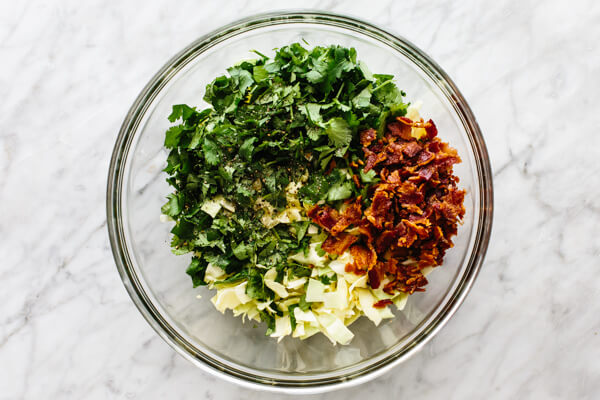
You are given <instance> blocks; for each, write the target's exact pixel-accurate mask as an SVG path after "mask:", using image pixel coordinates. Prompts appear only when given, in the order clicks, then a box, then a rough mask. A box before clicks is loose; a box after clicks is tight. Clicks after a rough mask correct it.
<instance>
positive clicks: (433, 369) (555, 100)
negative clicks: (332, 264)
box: [0, 0, 600, 400]
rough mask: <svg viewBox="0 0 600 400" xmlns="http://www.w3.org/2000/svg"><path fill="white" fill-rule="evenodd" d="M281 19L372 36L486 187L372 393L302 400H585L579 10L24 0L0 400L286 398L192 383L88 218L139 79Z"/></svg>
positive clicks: (591, 161)
mask: <svg viewBox="0 0 600 400" xmlns="http://www.w3.org/2000/svg"><path fill="white" fill-rule="evenodd" d="M275 3H276V4H277V6H276V7H275V6H273V5H271V4H275ZM298 7H312V8H318V9H323V10H331V11H335V12H340V13H346V14H349V15H354V16H358V17H361V18H364V19H366V20H369V21H372V22H375V23H376V24H378V25H380V26H382V27H383V28H385V29H389V30H391V31H394V32H397V33H399V34H401V35H403V36H405V37H406V38H408V39H409V40H411V41H412V42H414V43H415V44H416V45H417V46H419V47H420V48H422V49H424V50H425V51H426V52H427V53H429V54H430V55H431V56H432V57H433V58H434V59H435V60H437V61H438V63H439V64H440V65H442V67H443V68H444V69H445V70H446V71H447V72H448V73H449V75H450V76H451V77H453V79H454V80H455V82H456V83H457V85H458V87H459V88H460V89H461V90H462V92H463V94H464V95H465V97H466V98H467V100H468V101H469V103H470V105H471V106H472V108H473V111H474V113H475V115H476V116H477V118H478V121H479V123H480V125H481V128H482V131H483V132H484V135H485V139H486V141H487V145H488V149H489V152H490V156H491V162H492V166H493V170H494V185H495V220H494V229H493V234H492V240H491V243H490V247H489V251H488V255H487V259H486V261H485V264H484V266H483V268H482V270H481V273H480V275H479V277H478V279H477V281H476V283H475V285H474V287H473V290H472V292H471V293H470V295H469V296H468V298H467V299H466V301H465V303H464V304H463V306H462V307H461V308H460V310H459V311H458V312H457V314H456V315H455V316H454V317H453V318H452V319H451V320H450V322H449V323H448V324H447V325H446V327H445V328H444V329H443V330H442V331H441V333H440V334H439V335H438V336H437V337H436V338H434V339H433V340H432V341H431V342H430V343H429V344H427V345H426V346H425V348H424V349H423V350H422V351H421V352H420V353H418V354H416V355H415V356H414V357H412V358H411V359H410V360H409V361H407V362H406V363H404V364H402V365H400V366H399V367H397V368H395V369H393V370H392V371H391V372H389V373H387V374H385V375H384V376H382V377H381V378H378V379H376V380H374V381H372V382H370V383H367V384H364V385H361V386H359V387H356V388H352V389H350V390H342V391H337V392H333V393H330V394H324V395H315V396H310V398H314V399H329V400H335V399H347V398H366V397H368V398H372V399H384V398H385V399H389V398H423V399H438V398H449V399H480V398H486V399H496V398H497V399H508V398H510V399H513V398H529V399H534V398H535V399H564V398H572V399H596V398H598V397H600V335H599V334H598V333H599V331H600V317H599V313H598V305H599V304H600V273H599V271H598V268H599V267H600V262H599V260H600V223H599V222H600V174H599V173H598V172H599V169H600V168H599V167H600V161H598V160H599V156H600V134H598V130H599V129H600V113H598V93H597V92H598V89H599V88H600V51H599V49H598V40H599V39H600V6H599V3H598V2H594V1H591V0H581V1H571V2H563V1H545V2H535V1H526V2H522V1H515V0H500V1H495V2H481V1H475V0H468V1H460V2H432V1H416V0H412V1H408V2H404V1H403V2H393V1H371V2H368V4H367V3H365V2H363V1H356V2H355V1H346V2H341V1H330V0H321V1H314V0H307V1H302V2H299V1H294V2H286V1H282V2H270V1H229V0H221V1H218V2H216V1H214V2H212V1H211V2H207V1H202V2H199V1H190V0H183V1H178V2H172V1H128V2H118V3H117V2H115V3H110V4H109V3H107V2H105V1H100V0H93V1H89V2H80V1H75V0H66V1H62V0H52V1H41V0H29V1H23V2H2V3H0V60H1V61H0V98H1V99H2V100H1V101H0V206H1V210H2V217H1V218H0V235H1V237H2V240H1V241H0V254H1V262H0V285H1V289H0V399H21V398H23V399H40V398H48V399H62V398H68V399H83V398H123V399H164V398H173V399H207V400H208V399H226V398H231V399H244V400H252V399H261V400H264V399H284V398H286V396H283V395H279V394H268V393H261V392H255V391H251V390H248V389H243V388H240V387H238V386H235V385H232V384H229V383H226V382H224V381H221V380H219V379H217V378H215V377H213V376H211V375H209V374H207V373H204V372H202V371H200V370H199V369H197V368H196V367H194V366H192V365H191V364H190V363H188V362H187V361H186V360H184V359H183V358H182V357H180V356H178V355H176V354H175V352H174V351H173V350H172V349H171V348H170V347H169V346H168V345H167V344H166V343H164V342H163V341H162V339H160V338H159V337H158V336H157V335H156V334H155V333H154V331H153V330H152V329H151V328H150V326H149V325H148V324H147V323H146V322H145V321H144V320H143V318H142V317H141V315H140V314H139V313H138V311H137V310H136V308H135V307H134V305H133V303H132V302H131V301H130V299H129V297H128V295H127V293H126V291H125V289H124V287H123V285H122V283H121V281H120V279H119V275H118V274H117V271H116V269H115V266H114V262H113V259H112V255H111V251H110V248H109V244H108V237H107V230H106V221H105V204H104V202H105V183H106V175H107V169H108V162H109V158H110V154H111V151H112V147H113V143H114V140H115V138H116V135H117V132H118V129H119V126H120V124H121V121H122V120H123V118H124V116H125V113H126V111H127V110H128V108H129V106H130V105H131V103H132V102H133V100H134V99H135V97H136V96H137V94H138V93H139V91H140V90H141V88H142V87H143V85H144V84H145V83H146V82H147V81H148V80H149V79H150V77H151V76H152V75H153V74H154V72H156V71H157V70H158V68H160V67H161V66H162V64H163V63H164V62H165V61H166V60H167V59H168V58H169V57H171V56H172V55H173V54H174V53H175V52H177V51H178V50H180V49H181V48H183V47H184V46H185V45H187V44H188V43H189V42H191V41H192V40H194V39H195V38H197V37H198V36H200V35H202V34H204V33H207V32H208V31H210V30H212V29H215V28H217V27H219V26H221V25H223V24H225V23H228V22H231V21H233V20H235V19H237V18H239V17H242V16H246V15H250V14H254V13H258V12H262V11H267V10H273V9H276V8H277V9H282V8H298Z"/></svg>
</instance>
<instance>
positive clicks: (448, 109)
mask: <svg viewBox="0 0 600 400" xmlns="http://www.w3.org/2000/svg"><path fill="white" fill-rule="evenodd" d="M303 39H304V40H306V41H307V42H308V43H309V44H310V45H329V44H339V45H342V46H347V47H350V46H352V47H354V48H356V50H357V52H358V56H359V58H360V59H362V60H365V61H366V62H367V64H368V66H369V68H370V69H371V70H372V71H375V72H379V73H389V74H394V75H395V76H396V78H397V83H398V86H399V87H400V88H402V89H403V90H404V91H405V92H406V93H407V98H408V100H411V101H416V100H422V101H423V107H422V109H421V113H422V115H423V116H425V117H426V118H432V119H433V120H434V121H435V122H436V124H437V126H438V129H439V132H440V136H441V137H442V138H443V139H444V140H445V141H449V142H450V143H451V144H452V145H453V146H454V147H456V148H457V150H458V152H459V154H460V155H461V157H462V159H463V162H462V163H461V164H459V165H458V166H456V169H455V172H456V174H457V175H458V176H459V177H460V179H461V181H460V185H461V187H462V188H464V189H466V191H467V193H468V194H467V197H466V200H465V207H466V217H465V220H464V224H463V225H462V226H461V227H460V228H459V233H458V236H457V237H456V240H455V247H454V248H452V249H451V250H450V251H448V253H447V256H446V258H445V260H444V265H443V266H441V267H439V268H436V269H435V270H434V271H433V272H432V274H431V275H430V279H429V280H430V284H429V285H428V286H427V291H426V292H425V293H416V294H414V295H412V296H410V299H409V302H408V305H407V307H406V310H405V311H403V312H397V313H396V314H397V315H396V318H394V319H391V320H386V321H385V322H383V323H382V324H381V325H380V326H379V327H375V326H374V325H373V324H372V323H371V322H370V321H369V320H367V319H366V318H361V319H359V320H358V321H357V322H355V323H354V324H353V325H352V326H351V330H352V331H353V332H354V334H355V338H354V340H353V341H352V342H351V344H350V345H348V346H333V345H331V343H330V342H329V341H328V340H327V339H326V338H325V337H324V336H323V335H315V336H313V337H312V338H310V339H308V340H305V341H300V340H298V339H293V338H286V339H284V340H283V341H281V342H280V343H278V342H277V341H276V340H274V339H272V338H270V337H266V336H265V335H264V331H265V329H264V327H262V326H260V327H258V328H257V327H256V326H255V324H253V323H245V324H242V323H241V320H240V319H239V318H233V317H232V315H231V314H230V313H227V314H226V315H222V314H221V313H219V312H218V311H217V310H215V309H214V307H213V305H212V304H211V303H210V301H209V298H210V297H211V293H209V292H208V291H207V290H206V289H205V288H198V289H193V288H192V285H191V282H190V279H189V278H188V276H187V275H186V274H185V272H184V271H185V269H186V266H187V264H188V262H189V255H188V256H175V255H173V254H172V253H171V251H170V248H169V241H170V234H169V230H170V228H171V224H164V223H161V222H160V221H159V215H160V206H161V205H162V204H163V202H164V201H165V196H166V194H168V193H169V192H170V189H169V187H168V186H167V184H166V182H165V174H164V173H163V172H161V170H162V169H163V168H164V166H165V160H166V156H167V152H166V151H165V149H164V148H163V140H164V132H165V130H166V129H167V128H168V126H169V122H168V121H167V116H168V115H169V113H170V109H171V106H172V105H173V104H180V103H187V104H190V105H196V106H201V107H202V106H205V104H204V103H203V101H202V97H203V94H204V93H203V92H204V88H205V86H206V84H207V83H209V82H210V81H211V80H212V79H213V78H214V77H215V76H218V75H222V74H223V73H224V71H225V69H226V68H227V67H229V66H231V65H232V64H234V63H236V62H237V61H239V60H240V59H243V58H250V57H252V56H253V55H252V54H251V53H250V52H249V50H252V49H256V50H259V51H261V52H264V53H269V52H270V51H271V50H272V49H274V48H276V47H280V46H283V45H286V44H289V43H292V42H296V41H301V40H303ZM107 190H108V191H107V216H108V230H109V235H110V241H111V245H112V250H113V253H114V257H115V261H116V264H117V267H118V270H119V273H120V274H121V277H122V279H123V283H124V284H125V287H126V288H127V291H128V292H129V294H130V296H131V298H132V300H133V301H134V303H135V304H136V306H137V307H138V309H139V310H140V312H141V313H142V314H143V316H144V317H145V318H146V320H147V321H148V322H149V323H150V325H151V326H152V327H153V328H154V329H155V330H156V332H157V333H158V334H159V335H160V336H161V337H162V338H163V339H164V340H165V341H167V342H168V343H169V344H170V345H171V346H172V347H173V348H174V349H175V350H176V351H177V352H179V353H180V354H182V355H183V356H184V357H186V358H187V359H189V360H190V361H192V362H193V363H194V364H196V365H197V366H200V367H204V368H205V369H207V370H209V371H211V372H213V373H216V374H217V375H220V376H221V377H224V378H227V379H229V380H233V381H235V382H237V383H242V384H246V385H250V386H254V387H261V388H263V389H274V390H283V391H287V392H317V391H323V390H328V389H331V388H335V387H340V386H347V385H351V384H356V383H359V382H363V381H365V380H367V379H372V378H373V377H375V376H377V375H379V374H381V373H383V372H384V371H385V370H387V369H389V368H391V367H392V366H394V365H396V364H398V363H400V362H401V361H403V360H405V359H406V358H407V357H408V356H409V355H411V354H412V353H414V352H415V351H416V350H418V349H419V348H420V347H422V346H423V345H424V344H425V343H426V342H427V341H428V340H429V339H431V337H432V336H433V335H434V334H436V333H437V332H438V331H439V330H440V328H441V327H442V325H443V324H444V323H445V322H446V321H447V320H448V319H449V318H450V316H451V315H452V314H453V313H454V312H455V311H456V309H457V308H458V306H459V305H460V303H461V302H462V301H463V300H464V298H465V296H466V294H467V292H468V291H469V288H470V287H471V285H472V284H473V281H474V279H475V277H476V275H477V272H478V269H479V267H480V266H481V263H482V261H483V258H484V255H485V252H486V248H487V245H488V240H489V235H490V230H491V223H492V178H491V173H490V165H489V160H488V155H487V151H486V148H485V144H484V141H483V138H482V136H481V132H480V131H479V127H478V126H477V123H476V121H475V118H474V117H473V115H472V113H471V110H470V109H469V106H468V105H467V103H466V102H465V100H464V99H463V97H462V95H461V94H460V92H459V91H458V89H457V88H456V87H455V86H454V84H453V83H452V81H451V80H450V79H449V78H448V76H447V75H446V74H445V73H444V72H443V71H442V70H441V68H440V67H439V66H438V65H437V64H436V63H435V62H434V61H432V60H431V59H430V58H429V57H428V56H426V55H425V54H424V53H423V52H422V51H420V50H419V49H417V48H416V47H415V46H413V45H412V44H411V43H409V42H407V41H406V40H404V39H402V38H400V37H398V36H394V35H392V34H389V33H387V32H384V31H382V30H381V29H378V28H377V27H375V26H372V25H370V24H368V23H365V22H362V21H359V20H356V19H353V18H348V17H342V16H339V15H333V14H322V13H315V12H292V13H276V14H266V15H259V16H255V17H251V18H247V19H244V20H242V21H239V22H236V23H233V24H231V25H228V26H225V27H223V28H221V29H219V30H218V31H215V32H213V33H211V34H209V35H207V36H205V37H202V38H200V39H198V40H197V41H195V42H194V43H192V44H191V45H190V46H188V47H187V48H186V49H184V50H183V51H182V52H180V53H179V54H177V55H176V56H175V57H173V58H172V59H171V60H170V61H169V62H168V63H167V64H166V65H165V66H164V67H163V68H162V69H161V70H160V71H159V72H158V73H157V74H156V75H155V76H154V77H153V78H152V80H151V81H150V83H148V85H147V86H146V87H145V88H144V90H143V91H142V92H141V94H140V95H139V96H138V98H137V100H136V101H135V103H134V104H133V106H132V107H131V109H130V111H129V113H128V114H127V117H126V118H125V121H124V122H123V125H122V127H121V131H120V133H119V137H118V139H117V142H116V144H115V148H114V153H113V156H112V160H111V164H110V171H109V177H108V189H107ZM198 295H201V296H202V298H201V299H198V298H197V296H198Z"/></svg>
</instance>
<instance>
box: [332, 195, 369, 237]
mask: <svg viewBox="0 0 600 400" xmlns="http://www.w3.org/2000/svg"><path fill="white" fill-rule="evenodd" d="M360 201H361V199H360V198H359V199H356V201H354V202H353V203H352V204H350V205H349V206H348V207H346V209H345V210H344V212H343V213H342V216H341V217H340V218H339V219H338V220H337V221H336V223H335V225H334V226H333V227H332V228H331V234H332V235H337V234H338V233H340V232H342V231H343V230H345V229H346V228H348V227H349V226H350V225H358V223H359V222H360V220H361V218H362V207H361V204H360Z"/></svg>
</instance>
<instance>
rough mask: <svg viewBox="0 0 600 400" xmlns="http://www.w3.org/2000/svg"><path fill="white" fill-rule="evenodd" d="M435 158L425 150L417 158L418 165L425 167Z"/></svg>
mask: <svg viewBox="0 0 600 400" xmlns="http://www.w3.org/2000/svg"><path fill="white" fill-rule="evenodd" d="M434 158H435V154H433V153H430V152H428V151H427V150H423V151H421V152H420V153H419V155H418V156H417V165H418V166H421V165H425V164H428V163H430V162H431V161H433V159H434Z"/></svg>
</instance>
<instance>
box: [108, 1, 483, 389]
mask: <svg viewBox="0 0 600 400" xmlns="http://www.w3.org/2000/svg"><path fill="white" fill-rule="evenodd" d="M294 23H313V24H321V25H329V26H335V27H341V28H345V29H348V30H350V31H355V32H359V33H361V34H364V35H367V36H369V37H371V38H374V39H377V40H379V41H381V42H383V43H385V44H388V45H393V46H391V47H393V48H395V49H396V50H400V49H402V50H404V51H403V54H404V55H405V56H407V57H408V58H409V59H410V60H411V61H412V62H413V63H414V64H416V65H417V67H419V68H420V70H421V71H423V72H425V73H426V74H427V75H428V76H429V77H430V78H431V79H432V80H433V81H434V83H435V84H436V85H437V86H438V87H439V88H440V89H441V90H442V93H444V95H445V96H446V97H447V99H448V100H450V103H451V104H452V105H453V106H454V110H455V112H456V114H457V116H458V117H459V118H460V120H461V122H462V124H463V127H464V128H465V130H466V132H467V136H468V139H469V142H470V145H471V147H472V151H473V152H474V153H475V155H476V157H475V160H474V161H475V167H476V170H477V178H478V186H479V188H480V198H479V204H478V205H477V204H476V207H477V206H478V207H479V217H478V219H477V220H476V221H474V223H477V231H476V232H475V235H474V236H475V237H474V244H473V251H472V253H471V257H470V259H469V260H468V261H466V262H467V263H468V265H467V267H466V269H465V271H464V273H463V275H462V276H461V277H459V283H458V285H457V286H456V289H455V290H454V292H453V293H452V295H451V296H450V297H449V299H448V301H447V302H446V303H445V304H444V305H443V306H441V307H440V308H439V310H438V311H437V315H435V316H434V318H432V320H431V321H430V322H429V324H428V325H427V326H426V327H425V329H423V331H422V332H421V333H420V334H419V335H418V336H417V337H416V338H415V339H414V340H412V341H411V342H410V343H408V344H407V345H406V346H404V347H403V348H401V349H399V350H398V351H397V352H395V353H392V354H390V355H388V356H387V357H385V358H383V359H382V360H379V361H378V362H375V363H372V364H369V365H367V366H365V367H363V368H361V369H359V370H357V371H354V372H353V373H352V374H349V375H342V376H336V377H325V378H316V379H312V380H296V379H271V378H265V377H264V376H261V375H256V374H251V373H248V372H245V371H242V370H236V369H232V368H231V367H230V366H227V365H224V364H223V363H221V362H220V361H218V360H215V359H214V358H212V357H210V356H208V355H206V354H203V353H201V352H200V353H199V352H198V351H197V350H193V349H192V348H191V347H192V346H191V345H190V344H189V343H187V341H186V340H185V339H183V338H182V337H181V336H180V335H179V334H178V333H177V332H176V331H175V330H174V329H173V328H172V327H171V326H170V325H169V324H168V323H167V322H166V321H164V319H163V318H162V317H161V316H160V315H159V313H158V311H157V309H156V308H155V307H154V305H153V304H152V301H151V300H150V299H149V297H148V296H147V295H146V293H145V291H144V290H143V289H142V285H141V283H140V281H139V279H138V277H137V276H136V274H135V273H134V271H133V270H132V269H133V268H132V267H131V265H132V262H131V259H130V257H129V253H128V250H127V246H126V239H125V234H124V230H123V223H122V211H121V188H122V184H123V175H124V166H125V162H126V159H127V156H128V154H129V148H130V146H131V143H132V141H133V138H134V136H135V135H134V133H135V131H136V130H137V128H138V126H139V123H140V121H141V119H142V118H143V116H144V115H145V112H146V111H147V109H148V107H149V105H150V104H151V103H152V101H153V100H154V98H155V97H156V94H157V93H158V92H159V91H160V90H161V89H162V88H163V87H164V86H165V85H166V84H167V83H168V82H169V81H170V80H171V79H172V78H173V77H174V76H175V75H176V74H177V73H178V72H179V71H180V70H181V69H182V68H183V67H184V66H185V65H186V64H187V63H188V62H190V61H191V60H193V59H194V58H195V57H196V56H197V55H198V54H201V53H203V52H205V51H207V50H208V49H210V48H211V47H213V46H214V45H215V44H218V43H220V42H222V41H224V40H227V39H229V38H231V37H234V36H236V35H238V34H241V33H244V32H247V31H250V30H253V29H257V28H261V27H265V26H268V25H274V24H294ZM106 212H107V229H108V234H109V241H110V245H111V249H112V253H113V258H114V260H115V263H116V266H117V269H118V271H119V274H120V276H121V280H122V281H123V284H124V286H125V288H126V290H127V293H128V294H129V296H130V298H131V300H132V301H133V303H134V304H135V305H136V307H137V308H138V310H139V312H140V313H141V314H142V316H143V317H144V318H145V319H146V321H147V322H148V323H149V324H150V326H151V327H152V328H153V329H154V330H155V331H156V333H157V334H158V335H159V336H160V337H161V338H162V339H163V340H165V341H166V342H167V343H168V344H169V345H170V346H171V347H172V348H173V349H174V350H175V351H176V352H178V353H179V354H181V355H182V356H184V357H185V358H186V359H187V360H189V361H191V362H192V363H193V364H194V365H196V366H198V367H201V368H202V369H203V370H205V371H208V372H210V373H212V374H214V375H217V376H219V377H221V378H223V379H225V380H227V381H230V382H233V383H236V384H240V385H242V386H246V387H250V388H254V389H260V390H270V391H284V392H286V393H302V394H308V393H318V392H324V391H328V390H332V389H337V388H341V387H349V386H353V385H357V384H360V383H362V382H365V381H367V380H370V379H373V378H375V377H377V376H380V375H381V374H383V373H384V372H386V371H388V370H390V369H391V368H393V367H394V366H396V365H398V364H399V363H401V362H402V361H405V360H406V359H408V358H409V357H410V356H412V355H413V354H415V353H416V352H417V351H418V350H419V349H421V348H422V347H423V346H424V345H425V344H426V343H427V342H428V341H429V340H431V339H432V338H433V337H434V336H435V335H436V334H437V332H439V330H440V329H441V328H442V327H443V326H444V325H445V324H446V323H447V321H448V320H449V319H450V318H451V317H452V315H453V314H454V313H455V312H456V311H457V309H458V308H459V306H460V305H461V304H462V302H463V301H464V299H465V297H466V295H467V294H468V292H469V290H470V289H471V287H472V285H473V282H474V281H475V279H476V277H477V275H478V273H479V270H480V268H481V265H482V263H483V260H484V258H485V254H486V252H487V248H488V244H489V240H490V235H491V230H492V219H493V182H492V173H491V166H490V162H489V156H488V152H487V149H486V146H485V143H484V140H483V136H482V133H481V130H480V128H479V125H478V124H477V121H476V119H475V117H474V115H473V113H472V111H471V109H470V107H469V105H468V104H467V102H466V100H465V98H464V97H463V95H462V94H461V93H460V91H459V90H458V88H457V87H456V85H455V84H454V82H453V81H452V80H451V79H450V78H449V77H448V75H447V74H446V73H445V72H444V71H443V70H442V68H441V67H440V66H439V65H438V64H437V63H436V62H435V61H433V60H432V59H431V58H430V57H429V56H428V55H426V54H425V53H424V52H423V51H421V50H420V49H419V48H417V47H416V46H415V45H413V44H412V43H411V42H409V41H408V40H406V39H405V38H403V37H401V36H399V35H396V34H392V33H389V32H387V31H385V30H383V29H381V28H378V27H376V26H375V25H373V24H371V23H368V22H365V21H362V20H360V19H357V18H355V17H350V16H344V15H340V14H337V13H331V12H323V11H314V10H299V11H276V12H268V13H261V14H255V15H252V16H249V17H246V18H243V19H239V20H237V21H234V22H232V23H230V24H227V25H225V26H223V27H221V28H218V29H216V30H214V31H212V32H210V33H208V34H206V35H203V36H201V37H200V38H198V39H197V40H195V41H194V42H192V43H191V44H190V45H188V46H187V47H185V48H184V49H183V50H181V51H180V52H179V53H177V54H176V55H175V56H173V57H172V58H171V59H170V60H169V61H168V62H167V63H166V64H165V65H164V66H163V67H162V68H161V69H160V70H159V71H158V72H157V73H156V74H155V75H154V76H153V77H152V78H151V79H150V81H149V82H148V83H147V84H146V86H145V87H144V88H143V89H142V91H141V92H140V94H139V95H138V96H137V98H136V100H135V101H134V103H133V105H132V106H131V107H130V109H129V111H128V113H127V115H126V117H125V119H124V121H123V123H122V125H121V128H120V130H119V134H118V137H117V139H116V142H115V146H114V149H113V153H112V156H111V160H110V166H109V172H108V180H107V194H106Z"/></svg>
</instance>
